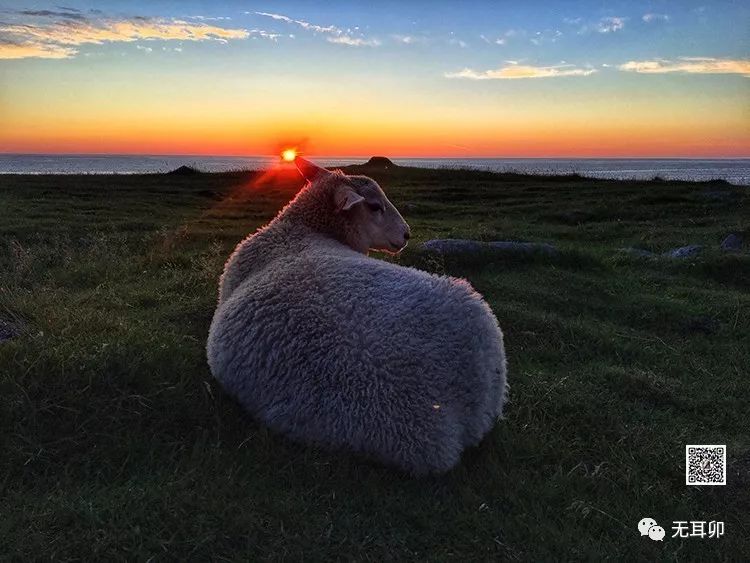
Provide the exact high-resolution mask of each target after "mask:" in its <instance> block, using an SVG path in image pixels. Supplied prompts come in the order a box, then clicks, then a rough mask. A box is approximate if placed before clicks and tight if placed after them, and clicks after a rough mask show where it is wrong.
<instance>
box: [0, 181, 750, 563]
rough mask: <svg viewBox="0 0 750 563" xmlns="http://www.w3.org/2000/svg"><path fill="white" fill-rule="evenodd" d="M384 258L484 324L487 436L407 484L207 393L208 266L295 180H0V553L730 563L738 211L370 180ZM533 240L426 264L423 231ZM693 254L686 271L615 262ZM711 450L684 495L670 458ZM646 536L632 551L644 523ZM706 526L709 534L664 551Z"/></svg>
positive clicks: (571, 184) (703, 201) (738, 471)
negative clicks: (496, 402)
mask: <svg viewBox="0 0 750 563" xmlns="http://www.w3.org/2000/svg"><path fill="white" fill-rule="evenodd" d="M371 175H372V176H373V177H375V178H376V179H377V180H378V181H379V182H380V183H381V185H383V186H384V188H385V189H386V192H387V193H388V194H389V196H390V198H391V200H392V201H393V202H394V203H395V204H396V206H397V207H399V208H400V209H401V210H402V212H403V215H404V216H405V218H406V219H407V221H408V222H409V223H410V225H411V228H412V233H413V240H412V243H411V245H410V247H409V249H407V251H406V252H404V254H403V255H402V256H400V257H398V258H395V260H398V261H399V262H401V263H403V264H408V265H415V266H417V267H420V268H423V269H428V270H430V271H434V272H441V273H449V274H452V275H456V276H463V277H466V278H468V279H469V280H470V281H471V282H472V283H473V284H474V286H475V287H476V288H477V289H478V290H479V291H480V292H482V293H483V294H484V295H485V297H486V298H487V300H488V302H489V303H490V305H491V306H492V308H493V309H494V311H495V313H496V315H497V317H498V319H499V321H500V324H501V326H502V328H503V330H504V332H505V337H506V348H507V353H508V358H509V381H510V384H511V403H510V404H509V406H508V410H507V418H506V419H505V420H504V421H503V422H501V423H500V424H499V425H498V426H497V427H496V428H495V430H494V431H493V432H492V433H491V434H490V435H489V436H488V438H487V439H486V440H485V441H484V442H483V443H482V444H481V445H480V447H478V448H476V449H474V450H471V451H468V452H467V453H466V454H465V456H464V459H463V461H462V463H461V465H460V466H459V467H458V468H457V469H455V470H454V471H452V472H451V473H449V474H447V475H444V476H440V477H431V478H427V479H421V480H415V479H411V478H408V477H406V476H403V475H400V474H398V473H395V472H394V471H392V470H390V469H387V468H383V467H380V466H378V465H375V464H372V463H370V462H368V461H367V460H363V459H359V458H356V457H352V456H350V455H348V454H345V453H330V452H324V451H320V450H318V449H315V448H311V447H304V446H300V445H297V444H294V443H290V442H288V441H287V440H285V439H283V438H281V437H279V436H275V435H273V434H270V433H269V432H267V431H266V430H265V429H264V428H262V427H261V426H259V425H258V424H256V423H255V422H254V421H253V420H252V419H250V418H249V417H248V416H246V415H245V414H243V412H242V411H241V410H240V408H239V407H238V406H237V405H236V404H234V403H233V402H232V401H231V400H230V399H229V398H227V397H226V396H224V395H223V393H222V391H221V389H220V388H219V387H218V386H217V384H216V383H215V382H214V381H213V380H212V378H211V376H210V373H209V370H208V367H207V365H206V361H205V350H204V345H205V340H206V335H207V330H208V325H209V322H210V319H211V316H212V313H213V309H214V305H215V300H216V290H217V280H218V276H219V274H220V272H221V269H222V266H223V263H224V260H225V259H226V257H227V256H228V255H229V253H230V252H231V250H232V249H233V247H234V245H235V244H236V243H237V242H238V241H239V240H240V239H241V238H242V237H243V236H244V235H246V234H247V233H249V232H252V231H253V230H254V229H255V228H256V227H258V226H260V225H262V224H263V223H265V222H266V221H268V220H269V219H270V218H271V217H272V216H273V215H274V213H275V212H276V211H277V210H278V209H279V208H280V207H281V206H282V205H283V204H284V203H285V202H286V201H288V200H289V199H290V198H291V196H292V195H293V193H294V191H295V190H296V189H298V188H299V186H300V181H299V180H298V179H297V177H296V176H294V175H287V176H285V175H282V176H280V177H259V176H258V175H257V174H254V173H227V174H197V175H144V176H74V177H70V176H68V177H60V176H0V339H3V340H4V341H3V342H0V430H1V431H2V432H1V433H0V559H2V560H7V559H17V560H32V559H55V560H74V559H83V560H104V559H129V560H146V559H151V558H153V560H206V559H212V560H217V561H218V560H237V559H274V560H278V559H286V560H301V559H305V560H333V559H350V558H351V559H358V560H371V561H384V560H415V559H421V560H424V559H430V560H452V559H455V560H462V561H477V560H485V559H501V558H502V559H509V560H526V561H548V560H560V559H563V560H573V559H574V560H604V559H626V560H629V561H636V560H664V561H668V560H674V561H688V560H696V561H698V560H703V561H706V560H738V559H740V558H741V557H742V555H741V554H743V553H744V554H745V556H747V554H748V553H750V523H748V521H747V515H748V513H749V512H750V477H749V476H748V472H749V471H750V423H749V422H748V421H749V420H750V409H749V408H748V397H750V337H749V336H748V335H749V334H750V315H749V311H750V291H748V290H750V255H749V254H748V248H747V246H746V247H745V252H744V253H742V254H736V255H731V254H726V253H722V252H720V251H719V249H718V245H719V242H720V241H721V239H722V238H723V236H724V235H725V234H727V233H728V232H744V234H745V238H746V239H747V238H748V235H750V214H749V213H748V203H749V202H750V192H748V190H747V189H743V188H734V187H731V186H728V185H727V184H723V183H711V184H687V183H672V182H650V183H644V182H616V181H599V180H585V179H581V178H578V177H562V178H552V177H550V178H541V177H524V176H515V175H498V174H490V173H482V172H461V171H447V170H444V171H435V170H432V171H430V170H420V169H398V170H392V171H389V172H372V174H371ZM448 237H453V238H475V239H482V240H528V241H544V242H551V243H553V244H555V245H556V246H557V247H558V248H559V249H560V251H561V252H560V254H559V256H557V257H552V258H549V257H546V258H545V257H526V258H523V257H515V258H514V257H498V256H490V255H481V256H473V257H467V258H451V259H443V258H438V257H435V256H429V255H425V254H422V253H420V252H419V250H418V245H419V243H420V242H422V241H424V240H427V239H431V238H448ZM691 243H695V244H703V245H705V246H706V250H705V251H704V252H703V253H702V254H701V255H700V256H698V257H697V258H691V259H685V260H676V259H675V260H673V259H666V258H659V259H640V258H636V257H633V256H629V255H626V254H623V253H621V252H619V251H618V248H621V247H631V246H634V247H640V248H646V249H650V250H655V251H664V250H667V249H669V248H672V247H676V246H682V245H686V244H691ZM692 443H698V444H724V443H726V444H727V445H728V452H729V455H728V459H729V466H728V471H727V473H728V485H727V486H725V487H687V486H686V485H685V482H684V479H685V476H684V447H685V444H692ZM646 516H649V517H652V518H654V519H656V520H657V521H658V522H659V523H660V524H661V525H662V526H663V527H664V528H665V529H666V530H667V537H666V538H665V540H664V541H663V542H654V541H651V540H649V539H648V538H641V537H640V536H639V534H638V531H637V529H636V524H637V522H638V521H639V520H640V519H641V518H643V517H646ZM676 520H722V521H724V522H725V526H726V529H725V530H726V531H725V535H724V537H722V538H720V539H697V538H688V539H678V538H671V537H670V536H671V535H672V530H671V526H672V522H673V521H676Z"/></svg>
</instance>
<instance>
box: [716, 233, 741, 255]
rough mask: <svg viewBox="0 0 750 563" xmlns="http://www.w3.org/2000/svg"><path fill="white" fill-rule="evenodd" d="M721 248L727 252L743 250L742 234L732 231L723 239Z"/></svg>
mask: <svg viewBox="0 0 750 563" xmlns="http://www.w3.org/2000/svg"><path fill="white" fill-rule="evenodd" d="M721 249H722V250H724V251H727V252H738V251H740V250H742V235H738V234H737V233H730V234H728V235H727V236H726V238H725V239H724V240H723V241H721Z"/></svg>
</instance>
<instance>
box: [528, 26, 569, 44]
mask: <svg viewBox="0 0 750 563" xmlns="http://www.w3.org/2000/svg"><path fill="white" fill-rule="evenodd" d="M562 35H563V34H562V31H560V30H559V29H554V30H553V29H545V30H544V31H537V32H536V33H535V34H534V36H533V37H532V38H531V39H530V40H529V41H531V42H532V43H533V44H534V45H541V44H542V43H555V42H556V41H557V40H558V39H560V37H562Z"/></svg>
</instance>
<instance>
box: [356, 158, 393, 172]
mask: <svg viewBox="0 0 750 563" xmlns="http://www.w3.org/2000/svg"><path fill="white" fill-rule="evenodd" d="M362 166H366V167H368V168H378V169H380V170H388V169H389V168H398V165H396V164H393V162H391V160H390V159H389V158H386V157H384V156H373V157H372V158H370V160H368V161H367V162H365V163H364V164H363V165H362Z"/></svg>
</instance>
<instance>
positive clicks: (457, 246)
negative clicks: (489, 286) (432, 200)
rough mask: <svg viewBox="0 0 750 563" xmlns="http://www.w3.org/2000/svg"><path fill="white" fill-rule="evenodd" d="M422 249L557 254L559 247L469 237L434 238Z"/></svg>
mask: <svg viewBox="0 0 750 563" xmlns="http://www.w3.org/2000/svg"><path fill="white" fill-rule="evenodd" d="M421 249H422V250H425V251H427V252H437V253H439V254H476V253H478V252H487V251H490V252H497V253H508V254H511V253H512V254H534V253H541V254H547V255H550V256H552V255H555V254H557V249H556V248H555V247H554V246H552V245H551V244H547V243H543V242H512V241H493V242H481V241H478V240H468V239H454V238H453V239H452V238H446V239H433V240H428V241H427V242H424V243H422V246H421Z"/></svg>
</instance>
